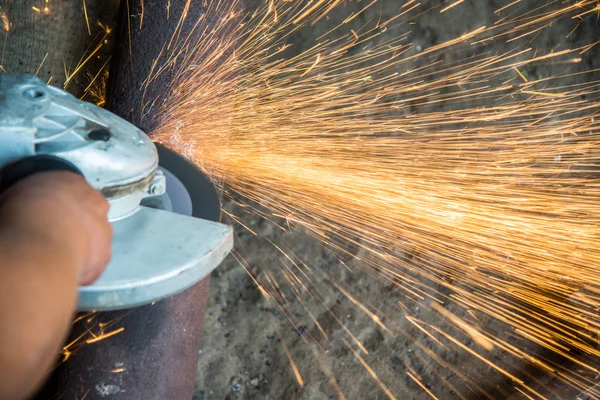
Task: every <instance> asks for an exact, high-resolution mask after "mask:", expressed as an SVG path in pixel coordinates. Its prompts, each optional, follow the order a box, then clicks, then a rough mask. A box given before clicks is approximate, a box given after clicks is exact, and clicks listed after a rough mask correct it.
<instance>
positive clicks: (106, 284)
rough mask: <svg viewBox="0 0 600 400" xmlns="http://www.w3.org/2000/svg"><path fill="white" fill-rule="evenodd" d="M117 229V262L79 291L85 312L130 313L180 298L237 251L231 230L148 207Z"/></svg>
mask: <svg viewBox="0 0 600 400" xmlns="http://www.w3.org/2000/svg"><path fill="white" fill-rule="evenodd" d="M113 229H114V241H113V246H112V251H113V259H112V261H111V262H110V264H109V265H108V267H107V269H106V271H105V272H104V274H102V276H101V277H100V279H98V280H97V281H96V282H94V284H92V285H90V286H84V287H81V288H80V289H79V303H78V309H79V310H90V311H91V310H102V311H103V310H114V309H122V308H129V307H133V306H138V305H142V304H147V303H150V302H153V301H156V300H160V299H162V298H164V297H167V296H169V295H173V294H175V293H178V292H180V291H182V290H184V289H187V288H188V287H190V286H192V285H193V284H195V283H196V282H198V281H200V280H201V279H202V278H204V277H206V276H207V275H209V274H210V273H211V272H212V270H213V269H215V268H216V267H217V266H218V265H219V264H220V263H221V261H223V259H224V258H225V256H226V255H227V254H228V253H229V251H230V250H231V248H232V246H233V232H232V229H231V228H230V227H229V226H227V225H223V224H219V223H216V222H210V221H205V220H201V219H198V218H190V217H186V216H181V215H178V214H174V213H170V212H168V211H163V210H156V209H151V208H147V207H141V209H140V211H138V212H137V213H135V214H134V215H132V216H131V217H129V218H125V219H123V220H120V221H117V222H115V223H113Z"/></svg>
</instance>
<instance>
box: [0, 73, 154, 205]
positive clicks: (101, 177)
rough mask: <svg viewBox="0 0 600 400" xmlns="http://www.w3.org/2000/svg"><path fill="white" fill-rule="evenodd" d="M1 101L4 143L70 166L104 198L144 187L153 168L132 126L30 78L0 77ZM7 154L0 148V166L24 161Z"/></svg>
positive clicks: (143, 139)
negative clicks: (17, 145) (53, 157)
mask: <svg viewBox="0 0 600 400" xmlns="http://www.w3.org/2000/svg"><path fill="white" fill-rule="evenodd" d="M0 99H1V100H2V106H1V107H0V135H1V136H2V139H3V141H4V140H5V139H7V140H9V141H10V142H15V141H16V140H11V139H14V138H15V137H18V138H24V139H21V140H19V141H18V142H24V141H26V140H31V139H33V142H30V143H28V145H29V147H28V149H29V150H31V149H32V148H34V149H35V150H34V151H35V154H52V155H55V156H58V157H61V158H64V159H66V160H68V161H70V162H72V163H73V164H75V165H76V166H77V167H78V168H79V169H80V170H81V171H82V172H83V174H84V176H85V177H86V179H87V180H88V182H89V183H90V185H92V186H93V187H94V188H95V189H97V190H99V191H101V192H102V193H104V194H105V196H106V197H107V198H109V199H110V198H116V197H121V196H123V195H124V194H129V193H130V192H132V191H139V190H140V189H141V188H143V187H144V186H147V184H144V182H145V181H146V180H148V179H149V178H151V176H152V174H153V173H154V172H155V171H156V168H157V167H158V155H157V154H156V148H155V146H154V144H153V143H152V141H151V140H150V139H149V138H148V136H146V135H145V134H144V133H143V132H142V131H141V130H139V129H138V128H137V127H135V126H134V125H132V124H130V123H129V122H127V121H125V120H124V119H122V118H119V117H118V116H116V115H114V114H112V113H110V112H108V111H107V110H104V109H102V108H100V107H97V106H95V105H94V104H91V103H88V102H83V101H80V100H78V99H77V98H75V97H74V96H72V95H70V94H69V93H67V92H65V91H63V90H61V89H58V88H56V87H54V86H50V85H46V84H45V83H44V82H42V81H41V80H40V79H38V78H36V77H34V76H31V75H23V74H9V73H3V74H0ZM94 133H100V134H104V135H105V136H102V135H94ZM32 134H33V137H31V135H32ZM22 147H23V146H22V145H21V146H20V148H22ZM11 150H12V149H11V148H7V147H3V148H2V151H0V160H2V162H1V163H0V165H2V164H5V163H6V162H8V161H12V160H15V159H17V158H20V157H22V156H23V152H22V151H17V152H16V153H11Z"/></svg>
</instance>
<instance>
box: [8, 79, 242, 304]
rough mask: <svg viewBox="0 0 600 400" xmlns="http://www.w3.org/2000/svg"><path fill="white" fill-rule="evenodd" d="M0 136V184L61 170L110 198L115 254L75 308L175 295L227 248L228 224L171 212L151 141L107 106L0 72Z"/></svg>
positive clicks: (230, 241) (211, 266) (204, 273)
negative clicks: (91, 102)
mask: <svg viewBox="0 0 600 400" xmlns="http://www.w3.org/2000/svg"><path fill="white" fill-rule="evenodd" d="M0 138H1V140H2V143H3V145H2V148H1V149H0V190H6V189H8V188H9V187H10V186H11V185H12V184H14V183H15V182H16V181H18V180H19V179H22V178H24V177H26V176H29V175H31V174H33V173H36V172H39V171H43V170H49V169H62V170H65V169H66V170H71V171H73V172H76V173H80V174H82V175H83V176H84V177H85V178H86V180H87V181H88V182H89V184H90V185H91V186H92V187H94V188H95V189H96V190H98V191H99V192H101V193H102V194H103V195H104V196H105V197H106V199H107V200H108V202H109V204H110V210H109V213H108V218H109V221H110V222H111V224H112V227H113V232H114V237H113V243H112V254H113V258H112V260H111V261H110V263H109V265H108V266H107V268H106V270H105V272H104V273H103V274H102V276H101V277H100V278H99V279H98V280H97V281H96V282H94V283H93V284H92V285H89V286H83V287H80V288H79V300H78V309H79V310H81V311H105V310H118V309H127V308H131V307H135V306H140V305H144V304H149V303H152V302H155V301H157V300H160V299H163V298H166V297H168V296H171V295H174V294H176V293H179V292H181V291H183V290H184V289H187V288H188V287H191V286H192V285H194V284H195V283H197V282H199V281H200V280H201V279H203V278H204V277H206V276H207V275H209V274H210V272H211V271H212V270H213V269H214V268H216V267H217V266H218V265H219V264H220V262H221V261H222V260H223V259H224V257H225V256H226V255H227V254H228V253H229V251H230V250H231V248H232V245H233V235H232V229H231V227H229V226H226V225H223V224H220V223H217V222H214V221H207V220H204V219H200V218H194V217H191V216H190V215H187V216H186V215H182V214H181V213H176V212H172V211H173V210H172V202H171V201H170V199H169V196H168V191H167V179H166V174H167V175H169V174H171V173H170V172H169V171H168V170H164V168H160V167H159V157H158V152H157V149H156V146H155V145H154V143H152V141H151V140H150V139H149V138H148V136H146V135H145V134H144V133H143V132H142V131H141V130H139V129H138V128H137V127H135V126H134V125H132V124H130V123H129V122H127V121H125V120H123V119H121V118H120V117H118V116H116V115H114V114H112V113H110V112H109V111H107V110H104V109H102V108H99V107H97V106H95V105H93V104H90V103H87V102H83V101H80V100H78V99H76V98H75V97H73V96H71V95H70V94H68V93H66V92H64V91H62V90H60V89H58V88H55V87H52V86H49V85H46V84H45V83H43V82H42V81H41V80H39V79H38V78H36V77H33V76H28V75H21V74H6V73H4V74H0ZM171 175H172V174H171ZM145 204H148V205H153V206H148V205H145ZM157 207H158V208H157ZM159 208H162V209H159ZM189 214H191V213H189ZM68 245H69V244H68V243H65V246H68Z"/></svg>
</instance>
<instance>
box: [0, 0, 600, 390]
mask: <svg viewBox="0 0 600 400" xmlns="http://www.w3.org/2000/svg"><path fill="white" fill-rule="evenodd" d="M255 1H257V0H255ZM509 2H510V1H504V0H486V1H479V0H466V1H464V2H463V3H462V4H460V5H459V6H457V7H455V8H453V9H451V10H449V11H448V12H446V13H443V14H441V13H439V12H437V11H435V12H430V13H425V14H424V15H422V16H420V17H419V18H415V19H414V21H412V22H413V24H412V25H410V26H404V27H400V28H399V29H400V30H403V31H410V32H411V33H410V37H411V40H412V42H413V44H414V49H413V50H412V51H413V52H418V51H422V50H423V49H426V48H427V47H430V46H433V45H435V44H438V43H441V42H444V41H446V40H449V39H452V38H455V37H457V36H460V35H461V34H463V33H464V32H467V31H469V30H472V29H474V28H477V27H479V26H482V25H490V24H492V23H493V21H495V18H496V17H497V15H495V14H494V11H495V10H497V9H498V8H500V7H502V6H504V5H506V4H508V3H509ZM69 3H71V2H61V1H50V2H49V7H50V8H51V12H50V13H49V14H47V15H46V14H44V13H43V7H44V2H43V1H42V0H35V1H31V0H23V1H19V2H18V4H17V2H11V1H8V0H5V4H4V7H5V9H6V10H8V11H9V16H10V18H11V21H12V23H13V26H11V29H10V30H9V33H8V34H7V35H6V37H7V40H6V45H5V52H4V56H3V62H2V65H3V67H4V68H5V69H6V70H7V71H22V72H36V70H38V68H39V75H40V76H41V77H42V78H44V79H46V80H47V79H50V78H51V77H52V79H53V82H62V81H64V78H65V73H64V69H65V65H66V66H67V68H70V69H71V70H72V69H73V68H74V67H75V65H76V64H77V61H78V60H79V59H80V57H81V54H83V53H84V52H85V51H86V50H87V49H88V46H89V45H90V42H92V41H93V39H94V38H96V35H98V34H101V32H102V31H103V30H102V28H101V27H99V26H98V25H97V23H96V22H95V21H98V20H100V21H102V22H103V23H105V24H107V25H108V26H114V23H115V21H116V17H115V13H116V11H117V8H118V0H94V1H92V0H87V12H88V16H89V20H90V21H92V26H91V35H90V34H88V29H87V26H86V23H85V18H84V17H83V9H82V7H81V6H80V4H81V3H80V2H75V1H73V2H72V4H69ZM366 3H367V1H347V2H345V3H344V5H343V6H342V7H341V8H340V11H339V13H338V14H335V15H332V18H330V19H329V20H325V19H324V20H322V21H321V22H320V23H319V24H318V25H317V26H315V27H311V28H310V29H304V30H301V31H299V32H298V33H297V34H295V35H294V36H293V37H292V38H291V39H290V41H291V42H292V44H293V45H294V46H293V47H292V49H293V50H290V51H295V52H299V51H301V50H302V49H305V48H307V46H309V45H310V44H311V43H314V40H315V39H316V38H317V37H319V36H320V35H321V34H322V33H323V32H325V31H327V30H329V29H330V28H331V27H333V26H335V25H336V24H337V23H338V22H339V20H341V19H343V18H345V16H347V15H350V13H352V12H356V11H358V10H359V9H361V8H363V7H364V6H365V4H366ZM440 3H441V1H437V0H436V1H430V2H428V4H430V5H431V6H435V5H437V4H440ZM524 3H527V2H524ZM539 3H540V2H537V1H530V2H529V3H528V4H527V5H524V7H529V8H530V9H531V8H533V7H534V6H535V5H536V4H539ZM0 4H1V3H0ZM73 4H77V6H73ZM402 4H404V2H399V1H398V0H380V1H379V2H378V6H377V7H372V8H370V9H369V10H368V11H367V12H365V13H363V14H361V15H360V16H359V17H358V18H356V19H354V20H353V21H352V23H351V24H348V26H347V29H356V30H358V29H359V28H360V27H361V26H362V25H364V24H365V23H367V22H368V21H369V20H370V19H372V18H380V17H381V18H383V19H385V18H389V17H391V16H394V15H396V14H397V13H398V10H399V9H400V6H401V5H402ZM253 6H255V4H253V3H251V5H250V7H253ZM32 7H38V8H42V12H41V13H40V12H36V11H33V9H32ZM573 28H574V22H573V21H572V20H570V19H565V20H564V21H560V22H559V23H556V24H554V25H553V26H552V27H551V28H550V29H546V30H544V31H543V32H542V33H541V34H540V35H538V36H537V37H536V39H535V42H534V43H533V44H532V46H536V47H538V48H540V49H550V48H554V49H561V48H566V47H568V46H572V45H573V44H576V43H580V42H586V43H587V42H589V41H590V40H591V39H593V38H598V37H599V33H600V29H599V28H598V26H597V25H596V24H594V23H591V22H590V23H586V24H583V25H582V26H580V27H579V29H577V30H576V31H575V32H574V33H573V34H572V35H571V36H569V38H568V39H567V38H566V36H567V35H568V34H569V32H570V31H571V30H572V29H573ZM394 34H398V31H390V32H389V33H387V35H388V36H390V35H394ZM0 41H1V38H0ZM488 50H489V51H490V52H492V53H500V52H502V51H504V50H506V44H505V43H504V42H497V43H496V42H494V43H491V44H489V45H488ZM355 51H361V50H360V49H356V50H355ZM109 53H110V46H106V47H105V48H103V49H101V51H100V52H99V53H97V54H96V55H95V60H94V63H96V68H97V65H99V64H101V63H103V62H104V61H105V60H106V57H107V55H108V54H109ZM46 54H47V56H46ZM456 56H457V55H456V54H445V55H443V57H445V59H446V60H451V59H452V57H456ZM44 58H45V60H44ZM43 60H44V62H43V64H42V61H43ZM598 67H600V59H599V58H598V53H597V51H596V50H595V49H592V50H591V51H589V52H587V53H586V54H584V56H583V61H582V63H580V64H579V65H577V66H574V67H572V68H574V69H579V68H580V69H582V70H584V69H587V70H590V69H594V68H598ZM555 68H556V67H555V66H553V65H545V66H542V67H539V68H537V69H536V70H529V71H527V73H528V74H530V75H531V76H548V75H550V74H552V73H554V72H555V70H554V69H555ZM573 79H579V80H583V81H585V80H586V79H593V77H592V76H589V75H582V76H580V77H578V78H573ZM596 79H597V78H596ZM88 82H89V78H88V77H86V76H85V75H79V76H78V77H77V79H76V80H75V81H74V82H73V84H72V85H71V86H70V87H69V89H70V90H71V91H73V92H74V93H77V94H81V93H82V90H83V88H85V86H87V83H88ZM440 107H443V105H441V106H440ZM225 208H226V209H228V210H229V211H230V212H233V213H234V214H236V215H240V216H241V220H242V222H243V223H244V224H245V225H247V226H249V227H251V229H253V230H254V231H255V232H256V233H257V236H256V237H254V236H252V235H250V234H248V233H247V232H245V231H244V230H243V229H239V230H238V231H237V238H236V240H237V243H236V248H237V250H238V252H239V253H240V254H241V255H242V256H243V257H244V259H245V261H246V262H247V263H248V265H250V266H251V267H252V268H256V269H261V268H264V269H265V270H272V269H276V268H279V266H280V265H282V263H283V264H285V263H286V262H288V261H286V259H285V257H284V256H283V255H281V254H277V253H276V252H273V250H272V246H268V245H267V244H266V243H267V240H270V241H272V242H274V243H277V244H278V245H279V246H281V247H282V248H285V249H287V251H288V252H291V253H293V254H296V255H298V256H299V257H300V258H301V259H302V260H303V262H304V263H305V264H306V265H308V266H311V267H312V268H318V269H320V270H321V271H323V272H324V274H325V275H326V277H327V279H325V278H324V279H323V281H322V282H319V283H318V284H319V287H320V288H321V289H322V296H323V297H322V302H318V304H308V303H307V307H306V308H305V307H302V306H301V305H298V304H289V307H290V309H291V310H293V314H292V318H295V319H297V323H296V324H295V326H294V325H293V324H291V323H290V322H289V320H288V318H289V315H288V316H286V315H285V314H284V312H283V311H284V310H282V309H280V308H278V307H277V305H276V304H274V303H273V302H272V301H269V300H267V299H265V298H264V297H263V296H262V295H261V293H260V291H259V290H258V289H257V287H256V285H255V284H254V283H253V281H252V279H251V278H250V276H249V275H248V274H247V273H246V272H245V271H244V269H243V268H242V267H240V265H239V263H238V262H237V261H236V260H235V259H234V257H229V258H228V259H227V260H226V261H225V262H224V263H223V264H222V265H221V266H220V267H219V268H218V269H217V270H216V271H215V272H214V273H213V275H212V281H211V292H210V298H209V303H208V308H207V315H206V320H205V326H204V334H203V347H202V351H201V353H200V356H199V360H198V374H197V384H196V391H195V395H194V399H196V400H201V399H202V400H204V399H207V400H208V399H329V398H338V397H341V396H340V393H343V395H344V396H345V397H346V398H348V399H383V398H387V396H386V393H385V392H384V391H383V390H382V389H381V388H380V386H379V385H378V384H377V382H376V381H375V380H374V378H373V377H372V376H371V374H370V373H369V372H368V371H367V370H366V369H365V367H364V366H363V365H362V363H361V361H360V360H359V359H357V357H356V356H355V354H354V352H353V351H352V350H350V348H349V347H348V346H347V343H349V342H350V336H349V334H348V332H350V333H351V334H352V335H353V336H354V337H356V339H357V340H358V341H359V342H360V343H362V345H363V346H364V347H365V349H366V350H368V355H363V357H364V361H365V362H366V363H368V365H369V366H370V368H372V370H373V371H374V373H376V374H377V376H378V377H379V378H380V379H381V381H382V382H384V383H385V385H386V386H387V387H388V388H389V390H390V391H391V392H392V393H394V394H395V396H396V397H397V398H398V399H426V398H430V396H429V395H428V394H427V393H426V390H429V391H431V393H432V394H434V395H435V396H437V397H438V398H440V399H454V398H461V397H463V398H468V399H471V398H480V397H483V396H484V393H487V395H488V396H489V397H492V398H498V399H504V398H511V396H515V397H514V398H521V397H519V394H518V392H517V391H516V390H515V389H514V385H513V384H512V383H511V382H510V380H508V379H506V378H505V377H503V376H502V375H501V374H499V373H498V372H495V371H493V370H492V369H491V368H489V367H488V366H486V364H484V363H480V362H476V360H474V359H473V357H471V356H469V355H468V354H466V353H465V352H462V353H459V352H455V351H448V352H445V353H444V352H441V353H439V352H438V354H439V357H440V358H441V363H439V364H438V363H432V362H431V361H427V360H428V356H427V351H428V350H429V349H430V348H433V345H432V344H431V342H430V341H428V339H427V338H425V337H424V336H423V334H421V333H420V332H419V331H418V330H417V329H415V327H414V326H412V325H410V324H409V323H408V322H407V321H406V320H405V319H403V318H393V319H392V318H390V320H389V321H386V322H387V323H389V324H390V326H393V327H394V331H393V333H389V332H386V331H385V330H383V329H381V328H380V327H379V326H378V325H377V324H376V323H375V322H374V321H373V320H372V319H371V318H370V317H368V315H367V314H366V313H365V312H363V311H362V310H361V309H360V308H359V307H358V306H357V305H356V304H354V303H353V302H351V301H349V300H348V299H347V298H345V297H344V296H342V295H341V294H340V292H339V290H337V289H336V287H335V285H334V284H333V283H332V282H335V283H337V284H339V285H341V286H343V287H345V288H349V290H350V291H351V293H352V295H353V296H355V297H356V298H357V299H358V300H359V301H360V302H361V303H362V304H366V305H368V307H370V309H372V310H382V311H386V310H387V311H388V312H389V313H392V312H396V315H402V313H400V314H398V306H397V305H396V304H397V303H398V301H400V299H399V298H398V296H399V294H398V293H397V292H395V290H394V288H393V286H392V285H390V284H389V283H385V282H380V281H378V280H376V279H374V278H373V277H371V276H370V275H369V274H367V273H364V272H361V270H360V263H359V262H358V261H357V259H356V258H360V257H361V253H360V252H358V251H356V249H350V250H351V251H352V252H354V254H355V256H356V257H348V258H347V259H345V260H343V261H345V263H346V266H344V265H342V264H340V262H339V261H338V259H336V258H335V257H334V256H333V255H332V254H330V253H329V252H328V251H326V250H325V249H323V248H322V247H321V246H320V245H319V244H318V243H317V242H316V241H315V240H313V239H311V238H310V237H308V236H307V235H305V234H303V233H302V232H284V231H282V230H280V229H278V228H276V227H275V226H274V225H272V224H270V223H268V222H267V221H265V220H264V219H261V218H258V217H256V216H254V215H249V214H247V213H245V211H244V210H243V209H241V208H239V207H237V206H236V205H235V204H234V202H232V201H228V202H227V203H226V204H225ZM288 296H290V299H291V298H293V294H292V295H290V294H289V293H288ZM290 303H293V301H291V300H290ZM450 309H451V307H450ZM410 311H411V314H413V315H415V316H418V317H419V318H420V319H421V320H423V321H428V320H429V319H430V318H433V317H432V316H430V315H429V314H430V313H431V312H430V311H427V310H426V309H425V308H423V309H422V310H421V309H420V308H419V305H418V304H413V305H412V309H411V310H410ZM311 314H312V315H311ZM384 314H386V315H387V312H384ZM337 318H339V321H341V322H342V323H343V326H342V324H340V323H339V322H338V321H337ZM315 320H316V321H318V323H319V326H317V324H316V323H315V322H314V321H315ZM481 324H482V325H487V326H490V327H492V328H493V326H494V322H493V321H485V320H483V321H481ZM323 332H324V333H326V337H325V335H323ZM398 332H401V333H398ZM499 333H501V332H500V331H499ZM307 337H312V338H313V339H314V340H308V339H307ZM417 339H418V343H421V344H424V346H421V347H419V345H417ZM464 344H465V345H466V346H472V345H473V343H472V342H469V341H468V340H466V341H465V342H464ZM533 350H535V348H534V347H532V351H533ZM503 357H504V355H502V354H500V353H498V354H493V355H492V356H491V358H492V359H494V362H497V363H499V364H500V365H502V366H503V367H505V368H507V369H509V370H511V371H517V372H519V371H520V372H523V373H525V374H526V373H527V372H528V367H527V366H526V365H525V363H524V362H521V361H519V360H514V359H511V358H503ZM290 360H293V363H294V364H292V363H291V362H290ZM444 363H445V366H443V365H442V364H444ZM294 365H295V368H297V372H295V370H294ZM451 367H452V368H451ZM407 372H411V373H412V374H413V375H416V376H418V377H419V378H420V382H421V383H422V384H423V387H421V386H419V385H418V384H417V383H415V381H414V380H412V379H410V378H409V377H408V375H407ZM529 372H531V374H532V376H530V379H531V382H533V381H535V380H544V379H545V378H543V377H542V376H535V374H534V372H533V371H529ZM461 373H464V374H465V375H468V376H471V377H472V378H473V379H474V382H476V383H477V384H478V385H479V386H480V387H481V388H482V389H481V390H474V389H472V387H473V386H474V385H473V384H472V383H473V382H471V383H469V382H468V381H467V382H465V380H464V379H459V375H460V374H461ZM545 383H547V384H549V385H553V383H552V382H545ZM554 389H556V391H555V395H556V398H574V394H573V393H572V392H568V391H562V389H561V388H559V387H558V386H556V387H554ZM459 394H462V396H461V395H459Z"/></svg>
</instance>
